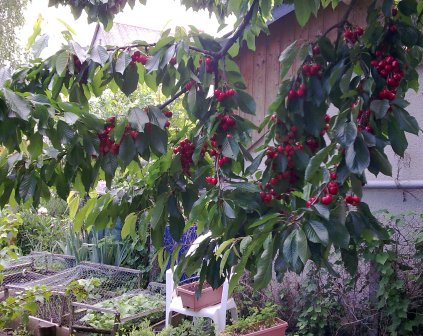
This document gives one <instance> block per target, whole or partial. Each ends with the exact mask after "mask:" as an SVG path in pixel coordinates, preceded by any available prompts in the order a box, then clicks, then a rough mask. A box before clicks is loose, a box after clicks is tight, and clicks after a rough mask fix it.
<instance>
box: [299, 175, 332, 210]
mask: <svg viewBox="0 0 423 336" xmlns="http://www.w3.org/2000/svg"><path fill="white" fill-rule="evenodd" d="M330 179H331V181H330V182H329V183H328V184H327V186H326V188H325V189H324V191H323V192H324V195H323V196H322V197H320V203H322V204H323V205H329V204H331V203H332V201H333V196H336V195H338V193H339V185H338V183H337V182H336V181H335V180H336V172H334V171H332V172H330ZM317 200H318V197H317V196H312V197H310V199H309V200H308V201H307V202H306V207H307V208H310V207H311V206H312V205H313V204H314V203H316V202H317Z"/></svg>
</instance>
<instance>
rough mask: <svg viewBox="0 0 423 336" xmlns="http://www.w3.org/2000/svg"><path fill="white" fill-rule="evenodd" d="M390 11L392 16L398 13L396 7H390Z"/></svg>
mask: <svg viewBox="0 0 423 336" xmlns="http://www.w3.org/2000/svg"><path fill="white" fill-rule="evenodd" d="M391 13H392V16H396V15H397V14H398V9H396V8H395V7H394V8H392V10H391Z"/></svg>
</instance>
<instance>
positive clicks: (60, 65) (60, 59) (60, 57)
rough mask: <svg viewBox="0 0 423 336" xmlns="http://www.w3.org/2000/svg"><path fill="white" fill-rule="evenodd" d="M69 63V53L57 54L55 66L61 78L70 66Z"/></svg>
mask: <svg viewBox="0 0 423 336" xmlns="http://www.w3.org/2000/svg"><path fill="white" fill-rule="evenodd" d="M68 62H69V54H68V52H67V51H62V52H61V53H59V54H57V56H56V61H55V66H56V72H57V74H58V75H59V76H62V75H63V74H64V72H65V70H66V68H67V66H68Z"/></svg>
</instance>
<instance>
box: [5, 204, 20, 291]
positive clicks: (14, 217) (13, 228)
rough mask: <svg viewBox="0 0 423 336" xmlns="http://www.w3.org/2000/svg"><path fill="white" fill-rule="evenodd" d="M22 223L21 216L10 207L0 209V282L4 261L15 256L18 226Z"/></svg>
mask: <svg viewBox="0 0 423 336" xmlns="http://www.w3.org/2000/svg"><path fill="white" fill-rule="evenodd" d="M22 223H23V220H22V217H21V216H20V214H18V213H14V212H13V211H12V209H11V208H9V207H6V208H4V209H1V210H0V283H1V282H2V281H3V275H2V272H1V271H2V270H3V269H4V266H5V263H6V262H7V261H8V260H10V259H15V258H16V257H17V255H16V252H17V249H18V248H17V246H16V245H15V242H16V237H17V235H18V232H19V228H20V227H21V225H22Z"/></svg>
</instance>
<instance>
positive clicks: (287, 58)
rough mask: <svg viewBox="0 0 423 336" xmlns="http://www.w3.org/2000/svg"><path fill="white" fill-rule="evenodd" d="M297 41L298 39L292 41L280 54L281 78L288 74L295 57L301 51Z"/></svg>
mask: <svg viewBox="0 0 423 336" xmlns="http://www.w3.org/2000/svg"><path fill="white" fill-rule="evenodd" d="M297 42H298V41H294V42H292V43H291V44H290V45H289V46H288V47H286V48H285V50H284V51H283V52H282V53H281V55H280V56H279V62H280V78H284V77H285V76H286V74H287V73H288V71H289V69H291V67H292V64H293V63H294V60H295V57H296V56H297V53H298V51H299V48H297Z"/></svg>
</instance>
